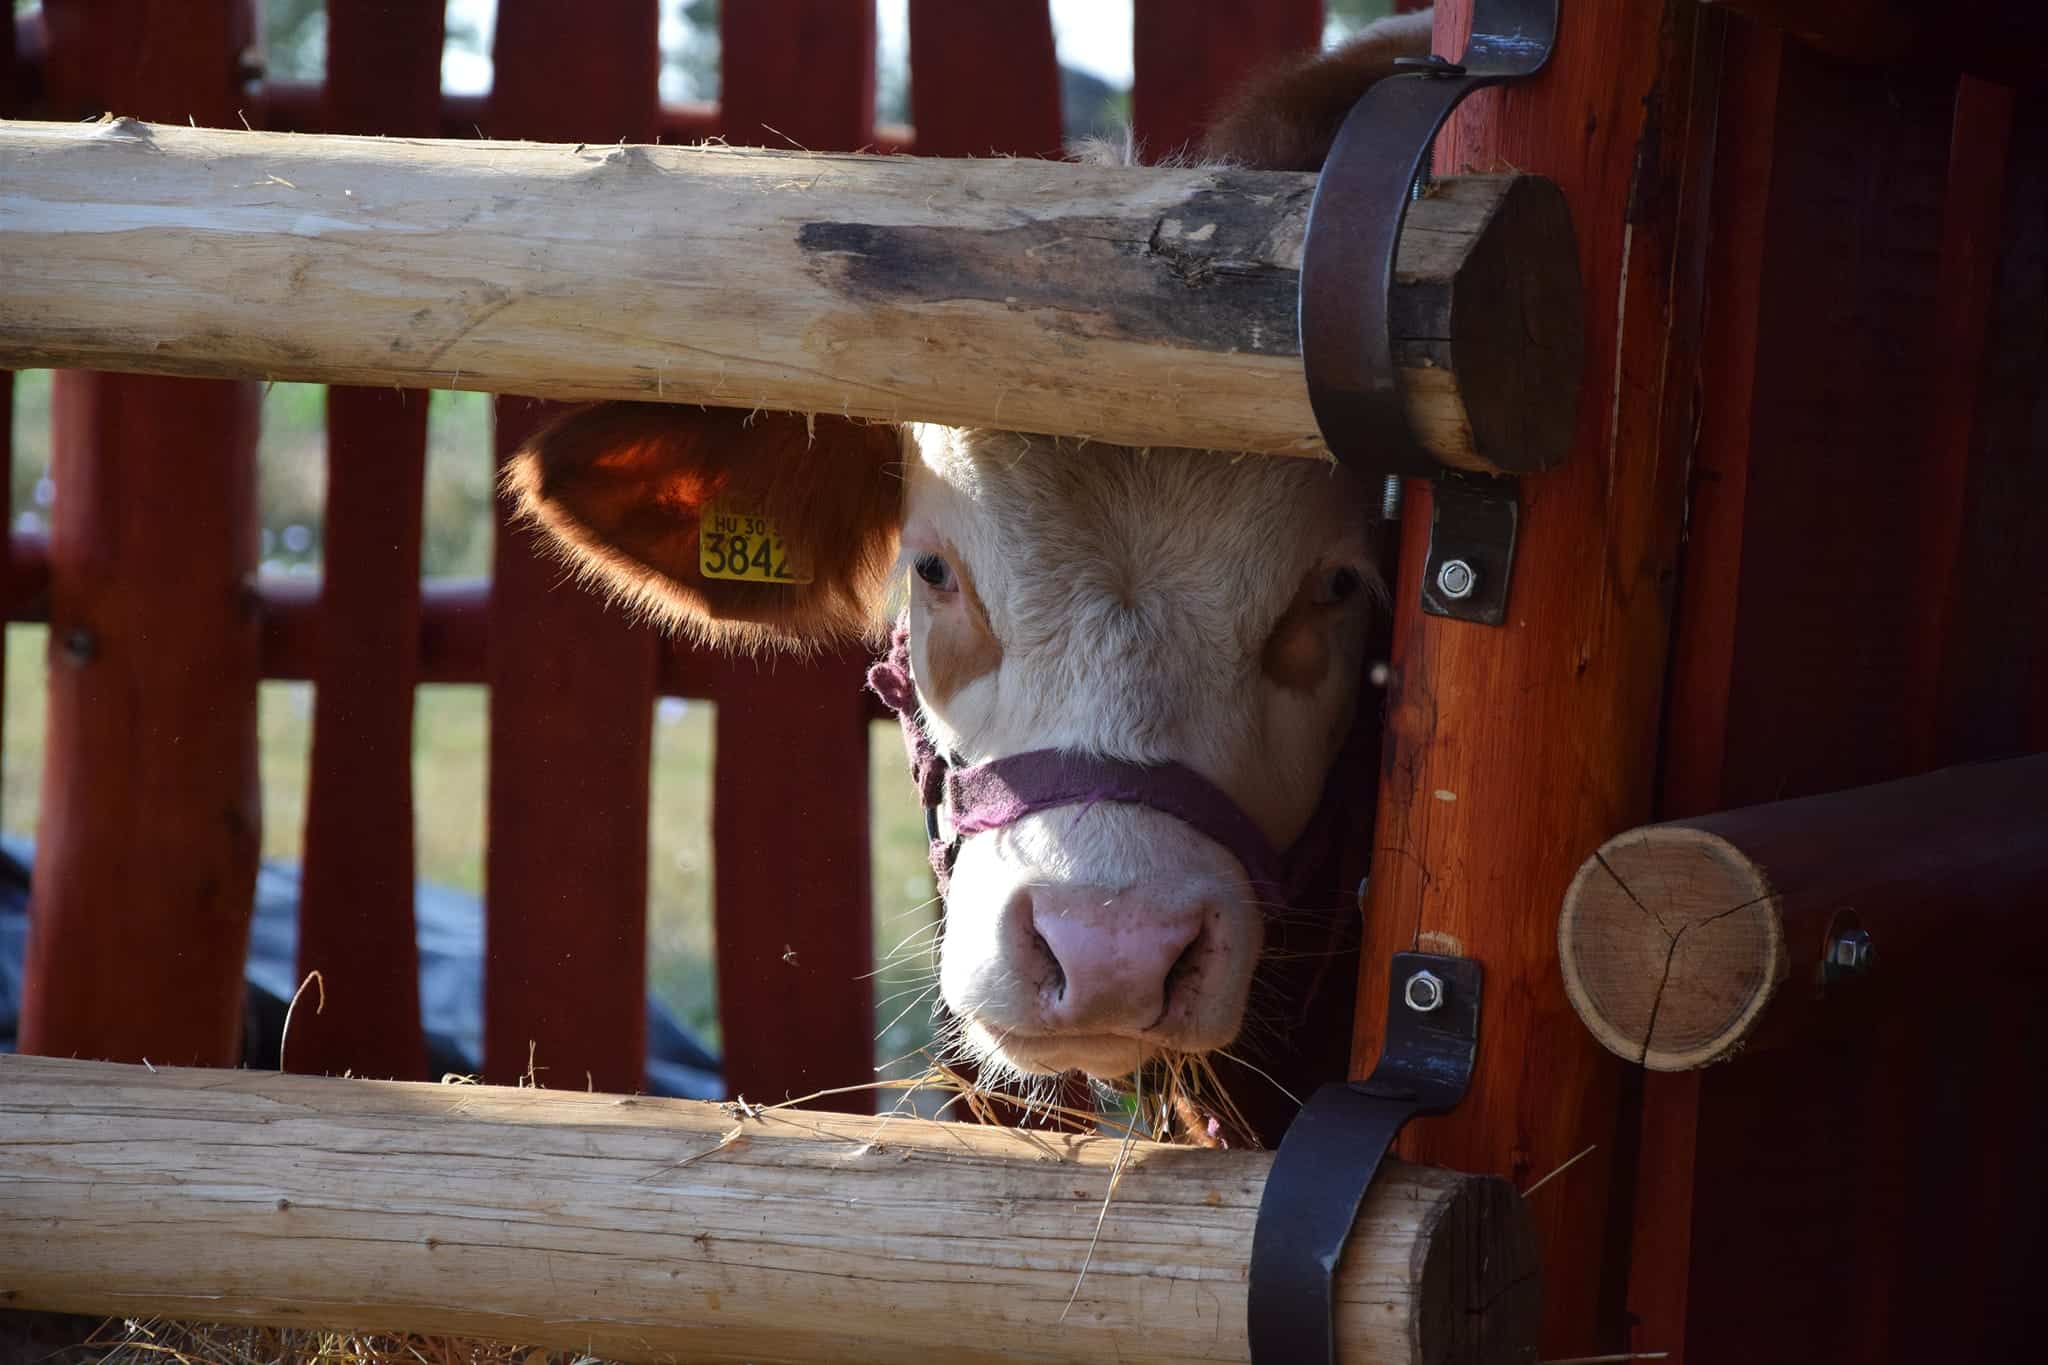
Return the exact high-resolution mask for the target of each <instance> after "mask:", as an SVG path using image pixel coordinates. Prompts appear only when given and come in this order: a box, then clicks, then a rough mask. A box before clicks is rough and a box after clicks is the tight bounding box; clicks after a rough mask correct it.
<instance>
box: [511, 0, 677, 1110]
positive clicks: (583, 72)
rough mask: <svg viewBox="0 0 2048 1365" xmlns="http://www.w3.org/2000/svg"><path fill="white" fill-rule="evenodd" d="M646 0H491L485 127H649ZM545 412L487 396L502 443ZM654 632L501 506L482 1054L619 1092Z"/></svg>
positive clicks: (636, 972)
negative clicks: (494, 23)
mask: <svg viewBox="0 0 2048 1365" xmlns="http://www.w3.org/2000/svg"><path fill="white" fill-rule="evenodd" d="M656 19H657V11H656V6H655V4H654V0H634V2H633V3H622V4H610V5H604V6H595V7H591V6H585V7H576V8H571V7H568V6H563V5H559V4H554V3H550V0H502V2H501V3H500V5H499V7H498V28H497V36H496V40H495V45H494V49H493V51H494V58H495V62H496V74H495V78H494V84H493V86H492V90H491V98H490V116H489V119H488V120H487V122H486V124H485V127H486V130H487V131H488V132H489V133H490V134H492V135H494V136H498V137H531V138H543V139H553V140H558V141H569V140H576V139H584V140H588V141H591V142H615V141H618V140H620V139H622V138H623V139H625V140H627V141H632V142H642V141H646V140H648V139H649V138H651V137H652V135H653V132H654V127H655V120H656V117H657V114H658V105H657V99H656V81H657V79H658V75H659V67H660V53H659V50H658V47H657V45H656ZM552 412H553V409H552V408H551V407H550V406H548V405H544V404H541V403H537V402H534V401H532V400H529V399H521V398H500V399H499V400H498V401H497V404H496V422H495V432H496V436H495V441H496V448H497V456H498V459H499V460H500V461H501V462H502V461H503V460H505V459H506V458H508V457H509V456H510V455H511V454H512V453H513V452H514V451H515V450H517V449H518V447H519V445H520V443H521V442H522V441H524V440H525V438H526V437H527V436H529V435H531V434H532V433H533V431H535V430H536V429H537V428H538V427H539V426H540V425H541V424H542V423H543V422H545V421H546V420H547V418H548V417H549V416H550V415H551V414H552ZM656 645H657V637H656V635H655V634H654V632H652V631H651V630H648V629H646V628H645V627H634V626H631V625H629V624H628V623H627V621H626V620H625V619H624V617H623V616H622V615H621V614H620V613H619V612H617V611H615V610H612V609H611V608H610V607H609V606H608V605H607V604H606V603H605V602H603V601H601V600H599V599H598V598H597V597H594V596H592V595H591V594H589V593H587V592H585V591H584V590H583V589H582V588H580V587H579V586H577V585H576V584H575V583H574V582H572V581H568V580H567V577H566V576H565V575H564V573H563V571H562V567H561V565H560V563H558V562H557V561H555V560H554V559H552V558H549V557H544V556H542V555H540V554H538V553H537V552H536V550H535V549H534V546H533V543H532V539H531V535H530V533H529V531H528V530H527V529H526V528H523V527H512V526H509V525H508V524H506V522H505V520H504V509H503V508H502V507H501V508H500V512H499V528H498V539H497V556H496V564H495V568H494V570H493V580H492V586H491V633H490V655H489V658H490V684H491V703H490V704H491V739H490V781H489V786H490V794H489V839H488V845H487V848H486V851H485V875H484V880H485V889H486V905H487V912H486V913H487V917H488V918H487V923H486V928H485V935H484V945H485V946H484V1070H485V1074H486V1075H487V1076H488V1077H489V1078H490V1079H492V1080H494V1081H511V1080H513V1079H516V1078H517V1077H518V1076H520V1075H521V1074H522V1073H524V1072H525V1070H526V1068H527V1063H528V1059H529V1048H531V1057H532V1060H533V1061H534V1063H535V1065H537V1066H538V1067H539V1068H540V1071H539V1072H538V1079H539V1080H540V1082H541V1083H542V1084H545V1085H550V1086H554V1087H557V1088H563V1087H571V1086H579V1085H585V1084H594V1085H595V1086H596V1087H597V1088H599V1089H603V1090H618V1091H635V1090H638V1089H640V1088H641V1086H642V1084H643V1078H644V1073H645V1052H646V1027H647V1025H646V1007H645V1002H644V992H645V983H646V980H647V844H648V829H647V822H648V800H649V796H648V779H649V773H648V767H649V746H650V744H651V743H652V737H653V725H654V668H655V653H656Z"/></svg>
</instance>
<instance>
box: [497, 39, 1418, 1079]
mask: <svg viewBox="0 0 2048 1365" xmlns="http://www.w3.org/2000/svg"><path fill="white" fill-rule="evenodd" d="M1428 45H1429V15H1428V14H1427V13H1424V14H1420V15H1409V16H1402V17H1399V18H1396V19H1393V20H1386V21H1382V22H1381V23H1379V24H1376V25H1374V26H1373V27H1371V28H1370V29H1368V30H1366V31H1365V33H1364V34H1363V35H1361V37H1360V38H1359V39H1358V40H1357V41H1355V42H1354V43H1352V44H1350V45H1349V46H1347V47H1345V48H1343V49H1341V50H1339V51H1337V52H1334V53H1331V54H1329V55H1326V56H1322V57H1317V58H1312V59H1309V60H1306V61H1303V62H1299V63H1296V64H1294V65H1293V66H1291V67H1289V68H1287V69H1284V70H1281V71H1278V72H1275V73H1271V74H1269V75H1268V76H1266V77H1265V78H1264V79H1262V80H1260V81H1258V82H1256V83H1254V85H1253V86H1252V87H1251V88H1250V89H1248V90H1247V91H1246V92H1245V93H1244V94H1243V95H1242V96H1241V97H1240V98H1239V99H1238V100H1237V101H1236V102H1235V103H1234V104H1233V105H1231V106H1230V107H1229V108H1228V110H1227V112H1226V113H1225V114H1224V115H1223V117H1222V118H1221V119H1220V120H1219V121H1218V122H1217V123H1216V124H1215V125H1214V126H1213V127H1212V129H1211V131H1210V133H1209V134H1208V136H1207V138H1206V139H1205V141H1204V143H1203V145H1202V148H1201V150H1200V156H1201V157H1202V158H1203V159H1205V160H1207V161H1211V162H1218V163H1227V164H1235V165H1243V166H1252V167H1262V168H1271V169H1307V170H1313V169H1315V168H1317V167H1318V166H1319V165H1320V163H1321V160H1322V157H1323V155H1324V154H1325V152H1326V151H1327V148H1328V145H1329V142H1330V140H1331V138H1332V136H1333V135H1334V133H1335V130H1336V126H1337V124H1338V122H1339V121H1340V120H1341V118H1342V116H1343V115H1344V113H1345V112H1346V111H1348V109H1349V108H1350V107H1351V105H1352V104H1353V103H1354V102H1355V101H1356V99H1357V98H1358V96H1359V95H1360V94H1361V93H1362V91H1363V90H1364V88H1365V87H1366V86H1368V85H1369V84H1370V83H1371V82H1372V81H1374V80H1376V79H1378V78H1380V77H1381V76H1383V75H1386V74H1388V73H1389V72H1391V71H1392V70H1393V69H1394V65H1393V64H1394V60H1395V58H1397V57H1401V56H1419V55H1422V54H1424V53H1426V52H1427V50H1428ZM1132 401H1134V402H1144V401H1148V400H1146V399H1145V398H1144V397H1143V396H1142V395H1134V396H1133V399H1132ZM817 420H818V421H820V422H822V421H823V420H824V419H817ZM506 482H507V487H508V489H509V491H510V493H511V495H512V496H514V497H515V498H516V499H517V501H518V504H519V507H520V508H521V510H522V511H523V513H524V515H525V516H527V517H528V518H530V519H531V520H532V522H533V523H535V524H536V525H537V526H538V527H539V528H540V530H541V532H542V534H543V535H544V537H545V538H546V539H547V541H549V542H550V543H551V544H552V545H553V546H554V547H555V548H556V550H557V551H558V552H559V553H560V554H561V555H563V556H564V557H565V558H566V559H567V560H568V561H569V562H570V563H571V564H573V565H574V566H575V567H576V568H577V569H578V570H580V571H581V572H582V573H583V574H584V575H586V576H587V577H588V578H589V579H591V580H593V581H594V582H595V583H596V584H597V585H598V586H599V587H600V588H601V589H602V590H603V591H606V592H609V593H611V594H613V595H614V596H616V597H618V598H620V599H622V600H623V601H624V602H625V603H627V604H628V605H629V606H630V607H632V608H634V609H636V610H639V611H642V612H645V613H647V614H650V615H652V616H654V617H656V618H658V619H659V620H661V621H662V622H664V623H666V624H668V625H669V626H671V627H673V628H674V629H676V630H678V631H681V632H684V633H687V634H688V635H690V636H693V637H695V638H696V639H697V640H699V641H701V642H704V643H707V644H710V645H715V646H718V647H721V648H728V649H741V650H749V649H764V648H767V649H773V648H797V649H803V648H814V647H818V646H820V645H822V644H825V643H828V642H832V641H844V640H848V639H878V638H880V632H882V631H885V630H886V629H888V627H889V625H890V624H891V623H892V622H893V623H895V624H896V626H897V633H896V637H895V647H894V650H893V657H894V661H895V666H894V668H893V669H892V668H891V667H890V666H889V665H888V663H887V662H886V661H885V664H884V666H883V667H881V668H878V670H877V674H876V686H877V689H878V690H880V691H882V692H883V693H884V696H885V697H889V696H890V689H891V687H892V686H894V687H895V688H897V689H899V690H900V692H901V693H902V695H900V696H896V697H893V698H891V699H892V701H894V702H895V704H897V705H899V706H900V707H901V708H902V709H903V711H904V712H905V714H906V715H907V716H908V717H909V732H910V736H911V740H912V747H913V752H914V754H915V753H916V752H917V751H918V749H919V746H920V745H922V746H923V753H924V755H925V766H924V768H922V769H921V770H920V773H919V776H920V778H921V779H924V780H925V781H926V783H927V791H926V795H927V804H928V807H929V808H930V809H929V810H928V821H929V822H930V823H931V825H932V826H933V839H934V843H935V846H936V847H937V848H938V849H940V850H942V853H941V856H940V857H939V858H938V870H939V871H940V873H941V875H942V877H943V878H944V879H945V883H946V884H945V885H944V886H943V890H944V892H945V909H944V931H943V939H942V942H941V943H940V944H939V947H938V964H939V965H938V980H939V985H940V991H941V996H942V998H943V1003H944V1007H945V1010H946V1011H947V1013H948V1014H949V1015H950V1017H951V1020H952V1026H953V1028H954V1030H955V1039H954V1041H955V1042H956V1044H957V1045H958V1046H959V1047H960V1048H961V1050H962V1051H963V1052H964V1053H965V1054H967V1055H968V1056H969V1057H970V1058H971V1059H972V1060H973V1061H974V1062H975V1063H976V1064H977V1065H978V1066H979V1068H980V1071H981V1074H982V1075H983V1077H984V1078H1001V1077H1004V1076H1011V1077H1043V1076H1054V1075H1060V1074H1063V1073H1070V1072H1081V1073H1085V1074H1086V1075H1088V1076H1092V1077H1096V1078H1102V1079H1110V1078H1119V1077H1125V1076H1128V1075H1130V1074H1131V1073H1132V1072H1133V1071H1134V1070H1135V1069H1136V1068H1139V1067H1141V1066H1142V1065H1144V1064H1145V1063H1147V1062H1149V1061H1150V1060H1152V1059H1154V1058H1158V1057H1169V1056H1175V1055H1188V1054H1192V1055H1196V1056H1202V1055H1206V1054H1211V1053H1217V1052H1220V1051H1222V1050H1224V1049H1227V1048H1229V1047H1230V1046H1231V1045H1232V1043H1233V1041H1234V1040H1235V1039H1236V1038H1237V1037H1238V1035H1239V1033H1240V1031H1241V1030H1243V1029H1244V1027H1245V1024H1246V1018H1247V1003H1248V1000H1249V999H1250V998H1251V995H1252V990H1253V978H1254V969H1255V967H1257V966H1258V964H1259V962H1260V959H1261V955H1262V951H1264V949H1265V947H1266V944H1267V941H1268V937H1269V935H1268V933H1267V923H1268V921H1269V919H1270V918H1271V916H1272V915H1273V913H1274V912H1275V911H1276V910H1278V909H1279V908H1280V907H1278V906H1277V905H1276V904H1275V901H1276V900H1277V899H1278V898H1279V897H1280V896H1281V895H1282V894H1283V891H1282V888H1281V887H1280V885H1279V881H1280V878H1279V877H1278V876H1277V875H1276V874H1274V873H1273V872H1272V871H1271V869H1270V868H1266V867H1261V866H1259V864H1260V863H1262V862H1263V861H1265V859H1264V858H1263V856H1262V855H1263V853H1264V852H1266V851H1270V850H1274V849H1287V848H1289V847H1290V846H1292V845H1294V844H1296V843H1297V841H1298V840H1299V839H1300V838H1301V837H1302V835H1303V833H1304V831H1305V830H1306V829H1307V828H1308V827H1309V825H1310V823H1311V820H1312V818H1314V817H1315V816H1316V813H1317V810H1318V806H1319V799H1320V796H1321V794H1322V792H1323V790H1324V787H1325V782H1326V779H1327V778H1328V777H1329V775H1330V772H1331V769H1332V764H1333V760H1334V757H1335V755H1336V754H1337V753H1338V752H1339V748H1340V745H1341V744H1342V742H1343V741H1344V740H1345V738H1346V734H1347V732H1348V731H1349V730H1350V729H1351V726H1352V722H1353V718H1354V714H1355V713H1356V712H1357V710H1358V701H1359V693H1360V684H1361V669H1362V660H1363V658H1364V648H1365V643H1364V642H1365V640H1366V638H1367V631H1368V628H1369V626H1370V624H1371V623H1372V621H1373V619H1374V616H1375V612H1376V603H1378V602H1379V601H1381V600H1382V598H1383V593H1382V590H1381V586H1380V585H1381V573H1380V567H1379V565H1378V563H1377V562H1376V558H1375V554H1374V551H1373V534H1372V532H1373V529H1374V520H1375V516H1376V511H1375V509H1376V506H1377V497H1378V491H1379V490H1378V487H1377V484H1376V482H1374V481H1370V480H1368V479H1366V478H1364V477H1362V476H1361V475H1360V474H1358V473H1356V472H1354V471H1351V470H1348V469H1345V468H1342V467H1340V466H1338V465H1336V464H1334V463H1328V462H1320V461H1313V460H1299V459H1283V458H1261V457H1233V456H1231V455H1228V454H1219V453H1217V452H1214V451H1191V450H1165V449H1151V450H1141V449H1133V448H1128V447H1121V446H1114V445H1101V444H1094V443H1086V442H1081V441H1077V440H1069V439H1060V438H1055V437H1051V436H1043V435H1032V434H1022V433H1017V432H1010V431H997V430H980V429H961V428H955V427H942V426H933V425H922V424H909V425H903V426H896V425H890V424H872V425H859V424H852V423H836V424H834V427H833V431H832V433H831V435H830V438H829V439H827V438H826V437H825V436H823V435H820V434H818V433H816V432H815V431H814V430H813V424H812V422H810V421H808V420H807V419H805V418H802V417H796V416H769V415H749V414H743V413H738V412H726V413H722V414H721V413H718V412H705V411H700V410H695V409H679V408H677V407H675V406H673V405H665V404H633V403H607V404H600V405H597V406H594V407H590V408H586V409H583V410H580V411H577V412H574V413H571V414H569V415H568V416H566V417H565V418H564V419H563V420H560V421H558V422H557V423H555V424H554V425H553V426H551V427H549V428H548V429H547V430H545V431H544V432H542V433H541V434H540V435H538V436H536V437H535V438H534V439H533V440H532V441H531V442H530V443H529V444H528V445H527V446H526V447H525V448H524V449H523V450H522V451H521V452H519V454H518V455H517V456H516V457H515V459H514V460H513V461H512V463H511V464H510V465H509V467H508V471H507V479H506ZM719 528H722V529H719ZM749 529H751V530H752V531H753V532H755V534H754V535H753V536H752V537H751V539H748V538H747V536H746V533H747V531H748V530H749ZM766 534H772V537H773V538H772V540H770V539H764V535H766ZM711 536H716V537H718V539H717V540H716V542H715V543H714V542H712V541H709V540H707V539H706V537H711ZM735 540H737V544H735V543H734V542H735ZM771 546H772V547H773V548H770V547H771ZM714 551H715V552H716V556H717V558H716V560H715V561H713V560H707V559H706V555H707V554H711V553H713V552H714ZM732 553H737V554H738V555H739V556H740V559H741V562H742V564H744V563H745V562H746V561H747V560H749V559H751V560H752V561H753V562H754V570H753V571H752V573H751V576H735V575H730V574H724V573H720V572H707V566H711V565H713V564H720V565H722V564H723V562H724V560H725V558H726V557H728V556H729V555H730V554H732ZM792 557H795V558H798V559H799V560H800V561H801V562H799V563H797V564H796V566H795V567H794V568H792V567H791V564H790V560H791V559H792ZM746 572H747V571H746V570H744V569H743V570H742V573H743V574H744V573H746ZM764 580H765V581H764ZM1006 765H1007V766H1006ZM1026 769H1029V770H1030V774H1031V776H1030V777H1029V778H1028V780H1027V778H1026V777H1024V776H1020V773H1023V772H1024V770H1026ZM934 772H939V773H940V777H939V778H938V779H936V780H934V779H933V777H932V774H933V773H934ZM1160 773H1166V774H1169V776H1167V777H1164V778H1161V777H1157V776H1156V775H1157V774H1160ZM990 774H994V775H995V776H994V777H993V778H991V777H990V776H989V775H990ZM998 779H1000V780H998ZM977 782H980V783H981V785H980V786H976V783H977ZM1033 783H1036V784H1037V785H1038V787H1039V788H1041V790H1039V791H1037V792H1035V793H1034V792H1033V791H1028V790H1022V788H1024V787H1028V786H1030V785H1032V784H1033ZM1006 784H1007V785H1006ZM1047 784H1049V785H1050V788H1051V789H1054V790H1053V794H1052V795H1050V796H1048V795H1047V794H1046V791H1045V790H1044V789H1045V788H1046V787H1047ZM991 790H993V791H994V794H993V795H991V794H990V793H991ZM969 793H972V795H969ZM991 803H993V804H991ZM992 811H994V812H995V813H991V812H992ZM1248 850H1250V851H1248ZM1336 899H1338V900H1342V899H1343V897H1337V898H1336Z"/></svg>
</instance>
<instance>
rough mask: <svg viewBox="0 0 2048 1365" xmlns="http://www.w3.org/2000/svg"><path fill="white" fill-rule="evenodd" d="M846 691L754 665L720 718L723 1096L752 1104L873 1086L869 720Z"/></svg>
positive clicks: (743, 669) (787, 667) (853, 1106)
mask: <svg viewBox="0 0 2048 1365" xmlns="http://www.w3.org/2000/svg"><path fill="white" fill-rule="evenodd" d="M851 683H852V679H850V678H848V677H847V676H846V675H845V672H844V671H841V670H830V671H821V670H818V669H815V668H812V667H808V666H802V665H798V664H796V663H794V662H793V661H791V660H788V659H766V660H761V661H759V662H758V663H752V662H750V663H746V664H742V665H740V666H739V667H738V669H737V670H736V676H735V677H734V679H733V685H732V686H731V687H730V688H729V689H728V693H727V695H726V696H725V697H724V698H722V699H721V700H720V702H719V706H718V720H717V766H716V769H715V776H714V777H713V782H714V783H715V787H714V791H713V797H712V806H711V843H712V847H713V849H715V850H716V853H715V855H714V862H715V866H714V869H713V879H714V883H715V893H716V897H717V947H718V999H719V1016H720V1020H721V1022H722V1023H723V1025H724V1035H725V1081H726V1088H727V1089H728V1090H731V1091H733V1092H735V1093H739V1094H745V1095H746V1096H748V1097H749V1098H750V1099H755V1100H779V1099H783V1098H785V1097H787V1096H794V1095H802V1094H808V1093H809V1092H811V1091H814V1090H823V1089H829V1088H832V1087H835V1086H844V1085H858V1084H860V1083H862V1082H864V1081H870V1080H872V1079H874V1070H873V1068H874V1023H873V1019H874V1004H873V998H872V997H873V994H874V992H873V990H872V988H871V986H870V983H869V980H868V972H869V970H870V967H871V965H872V960H873V956H874V923H873V915H872V912H871V910H870V908H869V892H868V783H867V718H868V709H867V705H866V703H865V701H864V700H863V698H862V696H861V693H860V692H859V691H858V690H857V688H855V687H854V686H851V685H850V684H851ZM873 1105H874V1101H873V1099H872V1097H871V1096H869V1095H866V1094H853V1095H846V1096H840V1097H837V1098H835V1099H834V1100H830V1101H827V1102H826V1104H825V1107H827V1108H832V1109H842V1110H846V1111H848V1112H851V1113H867V1112H869V1111H870V1110H871V1109H872V1108H873Z"/></svg>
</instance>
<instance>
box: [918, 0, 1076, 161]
mask: <svg viewBox="0 0 2048 1365" xmlns="http://www.w3.org/2000/svg"><path fill="white" fill-rule="evenodd" d="M910 116H911V119H912V120H913V122H914V123H915V124H916V129H915V142H914V144H913V146H914V150H915V151H916V152H917V154H918V155H919V156H992V155H996V156H1002V155H1007V156H1058V155H1059V154H1060V150H1061V137H1060V68H1059V57H1058V55H1057V52H1056V51H1055V49H1054V46H1053V36H1052V11H1051V9H1050V8H1049V7H1048V6H1047V4H1046V3H1045V0H1018V2H1014V3H1010V4H1005V5H961V4H957V3H955V0H910Z"/></svg>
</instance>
